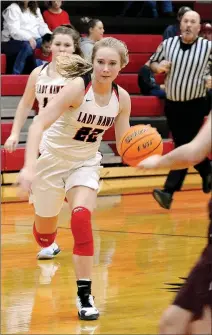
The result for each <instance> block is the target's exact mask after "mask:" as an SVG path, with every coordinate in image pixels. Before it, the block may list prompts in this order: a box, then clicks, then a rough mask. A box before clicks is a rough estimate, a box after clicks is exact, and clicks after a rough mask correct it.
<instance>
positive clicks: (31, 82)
mask: <svg viewBox="0 0 212 335" xmlns="http://www.w3.org/2000/svg"><path fill="white" fill-rule="evenodd" d="M40 70H41V67H40V66H39V67H37V68H36V69H34V70H33V71H32V72H31V74H30V76H29V78H28V81H27V85H26V88H25V90H24V94H23V96H22V98H21V100H20V102H19V104H18V107H17V110H16V114H15V119H14V121H13V126H12V131H11V134H10V136H9V138H8V139H7V141H6V142H5V149H7V150H8V151H10V152H12V151H13V150H15V147H16V146H17V144H18V141H19V136H20V132H21V128H22V127H23V125H24V123H25V121H26V119H27V117H28V115H29V113H30V111H31V109H32V106H33V103H34V100H35V84H36V81H37V76H38V74H39V73H40Z"/></svg>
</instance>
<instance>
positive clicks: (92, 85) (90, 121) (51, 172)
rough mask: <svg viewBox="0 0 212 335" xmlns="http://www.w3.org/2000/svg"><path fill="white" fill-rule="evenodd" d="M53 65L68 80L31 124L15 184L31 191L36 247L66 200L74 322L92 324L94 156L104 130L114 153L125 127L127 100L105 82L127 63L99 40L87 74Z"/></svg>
mask: <svg viewBox="0 0 212 335" xmlns="http://www.w3.org/2000/svg"><path fill="white" fill-rule="evenodd" d="M58 59H59V64H58V72H59V73H61V74H62V75H63V76H64V77H72V78H73V77H74V79H73V80H72V81H71V82H70V83H68V84H67V85H66V86H65V87H64V88H62V89H61V90H60V92H59V93H58V94H57V95H56V96H55V98H54V99H53V100H51V101H50V102H49V103H48V104H47V106H46V107H45V108H44V110H43V111H42V113H40V114H39V115H38V116H36V117H35V118H34V121H33V123H32V125H31V126H30V129H29V135H28V141H27V146H26V156H25V163H24V167H23V169H22V170H21V172H20V175H19V183H20V187H21V189H22V190H24V191H29V190H32V195H33V202H34V206H35V214H36V216H35V224H34V236H35V239H36V241H37V242H38V243H39V244H40V245H41V246H45V247H46V246H48V245H51V244H52V243H53V242H54V240H55V237H56V233H57V217H58V214H59V212H60V210H61V207H62V205H63V201H64V198H65V197H66V198H67V200H68V203H69V206H70V209H71V213H72V214H71V230H72V234H73V239H74V248H73V262H74V268H75V273H76V278H77V287H78V292H77V300H76V303H77V308H78V315H79V317H80V318H81V319H83V320H95V319H97V318H98V317H99V312H98V310H97V309H96V307H95V305H94V301H93V297H92V295H91V275H92V263H93V254H94V247H93V235H92V228H91V214H92V212H93V210H94V208H95V206H96V198H97V191H98V188H99V169H100V162H101V154H100V153H99V152H98V149H99V146H100V142H101V140H102V136H103V134H104V132H105V130H106V129H108V128H109V127H111V126H112V125H113V124H114V126H115V134H116V142H117V148H118V150H119V142H120V139H121V137H122V135H123V134H124V133H125V132H126V131H127V130H128V129H129V127H130V125H129V117H130V111H131V103H130V97H129V94H128V93H127V92H126V91H125V90H124V89H122V88H121V87H118V86H117V85H115V84H114V83H113V81H114V80H115V79H116V77H117V76H118V73H119V71H120V70H121V69H122V68H123V67H124V66H125V65H126V64H127V63H128V50H127V48H126V46H125V44H124V43H122V42H121V41H119V40H116V39H114V38H105V39H102V40H101V41H98V42H96V44H95V46H94V49H93V54H92V63H93V67H92V66H91V64H89V63H87V62H86V61H85V60H83V59H82V58H80V57H79V56H73V55H72V56H69V57H68V56H59V57H58ZM92 69H93V73H92V75H91V74H90V72H91V70H92ZM47 128H48V131H47V132H46V134H45V136H44V141H43V142H44V143H43V145H44V148H45V150H43V152H42V154H41V156H40V157H39V158H38V160H37V157H38V151H39V143H40V141H41V139H42V134H43V132H44V131H45V129H47Z"/></svg>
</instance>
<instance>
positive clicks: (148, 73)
mask: <svg viewBox="0 0 212 335" xmlns="http://www.w3.org/2000/svg"><path fill="white" fill-rule="evenodd" d="M138 86H139V87H140V91H141V94H143V95H152V96H156V97H158V98H165V97H166V93H165V90H164V85H158V84H157V83H156V81H155V77H154V74H153V72H152V70H151V69H150V61H148V62H146V63H145V64H144V66H142V68H141V69H140V71H139V73H138Z"/></svg>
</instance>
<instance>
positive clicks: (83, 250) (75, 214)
mask: <svg viewBox="0 0 212 335" xmlns="http://www.w3.org/2000/svg"><path fill="white" fill-rule="evenodd" d="M71 230H72V234H73V237H74V248H73V253H74V254H75V255H79V256H93V254H94V247H93V234H92V228H91V212H90V211H89V210H88V209H87V208H85V207H80V206H79V207H75V208H74V209H73V211H72V216H71Z"/></svg>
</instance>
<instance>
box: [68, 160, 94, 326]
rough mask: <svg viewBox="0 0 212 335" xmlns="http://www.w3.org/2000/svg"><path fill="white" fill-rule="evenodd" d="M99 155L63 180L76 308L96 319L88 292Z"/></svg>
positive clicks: (89, 290) (82, 317)
mask: <svg viewBox="0 0 212 335" xmlns="http://www.w3.org/2000/svg"><path fill="white" fill-rule="evenodd" d="M100 160H101V156H100V155H97V156H96V157H95V158H94V159H91V160H88V161H87V162H85V163H84V164H83V166H81V167H79V168H78V169H76V170H75V171H74V172H72V174H71V175H70V177H69V178H68V180H67V181H66V191H67V193H66V198H67V200H68V203H69V206H70V209H71V213H72V214H71V224H70V225H71V230H72V234H73V239H74V248H73V262H74V268H75V273H76V279H77V289H78V291H77V300H76V303H77V308H78V314H79V317H80V318H81V319H83V320H96V319H97V318H98V317H99V312H98V310H97V309H96V308H95V306H94V301H93V296H92V294H91V279H92V267H93V255H94V243H93V233H92V224H91V215H92V212H93V210H94V208H95V207H96V198H97V191H98V188H99V167H100V166H99V163H100Z"/></svg>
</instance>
